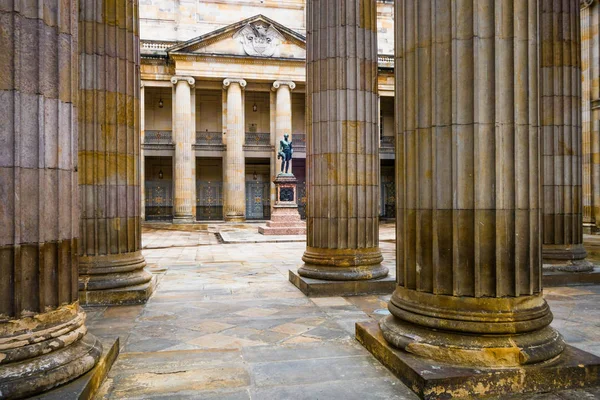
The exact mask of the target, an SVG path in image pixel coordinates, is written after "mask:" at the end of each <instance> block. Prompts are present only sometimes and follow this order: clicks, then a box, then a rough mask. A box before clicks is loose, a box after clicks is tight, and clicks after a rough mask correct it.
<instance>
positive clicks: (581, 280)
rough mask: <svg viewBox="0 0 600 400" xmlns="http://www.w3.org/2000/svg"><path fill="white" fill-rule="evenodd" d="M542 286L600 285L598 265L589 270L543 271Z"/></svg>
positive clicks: (599, 268)
mask: <svg viewBox="0 0 600 400" xmlns="http://www.w3.org/2000/svg"><path fill="white" fill-rule="evenodd" d="M542 282H543V284H544V287H558V286H576V285H600V267H594V269H593V270H592V271H589V272H564V271H544V274H543V275H542Z"/></svg>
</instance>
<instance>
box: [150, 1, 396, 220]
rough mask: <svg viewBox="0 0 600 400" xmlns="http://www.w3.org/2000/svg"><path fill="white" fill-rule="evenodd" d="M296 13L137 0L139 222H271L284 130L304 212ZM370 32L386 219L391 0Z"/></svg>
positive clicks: (301, 4)
mask: <svg viewBox="0 0 600 400" xmlns="http://www.w3.org/2000/svg"><path fill="white" fill-rule="evenodd" d="M305 7H306V6H305V1H304V0H291V1H263V2H260V3H259V4H257V3H256V2H253V1H249V0H241V1H225V0H216V1H209V2H202V7H201V8H200V2H195V1H188V2H184V1H172V0H153V1H144V2H141V4H140V26H141V28H140V31H141V55H142V65H141V77H142V100H141V101H142V104H143V107H142V115H141V119H142V128H141V135H142V138H141V141H142V153H143V154H142V158H141V160H142V164H143V165H142V178H143V180H144V182H143V187H144V191H143V204H144V207H143V208H144V210H143V211H144V218H145V220H147V221H152V220H174V221H182V222H191V221H194V220H197V221H210V220H226V221H240V220H263V219H269V217H270V213H271V205H272V204H273V203H274V196H275V188H274V184H273V183H272V182H273V180H274V178H275V176H276V174H277V172H278V171H279V168H280V163H278V161H277V150H278V143H279V140H281V139H282V138H283V135H284V134H288V135H290V137H291V138H292V142H293V147H294V159H293V163H292V164H293V165H292V169H293V173H294V175H295V176H296V177H297V178H298V182H299V185H298V191H299V196H298V205H299V211H300V213H301V215H302V217H305V215H306V195H305V193H306V192H305V190H306V189H305V188H306V132H305V126H306V124H305V119H306V118H307V115H306V96H305V93H306V67H305V63H306V36H305V35H306V24H305V14H306V12H305ZM377 25H378V26H377V31H378V53H379V60H378V65H379V74H378V75H379V76H378V92H379V116H380V118H379V131H380V159H381V161H380V166H381V168H380V173H379V177H380V204H379V209H380V216H381V217H383V218H394V216H395V181H394V158H395V155H394V105H393V90H394V89H393V88H394V77H393V43H394V38H393V3H392V2H390V1H381V2H378V3H377ZM335 78H336V77H334V76H332V77H327V78H326V79H335ZM176 104H177V106H176ZM183 104H185V106H183Z"/></svg>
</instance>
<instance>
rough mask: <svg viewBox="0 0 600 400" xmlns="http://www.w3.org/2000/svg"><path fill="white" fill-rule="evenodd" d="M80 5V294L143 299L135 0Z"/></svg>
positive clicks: (146, 280) (146, 278) (96, 300)
mask: <svg viewBox="0 0 600 400" xmlns="http://www.w3.org/2000/svg"><path fill="white" fill-rule="evenodd" d="M134 3H136V4H135V5H134ZM79 10H80V16H79V21H80V27H79V35H80V43H81V46H80V66H81V67H80V74H81V76H80V82H81V85H80V101H81V107H80V109H79V127H80V132H79V165H80V168H81V169H80V172H81V175H80V177H81V178H80V181H79V191H80V203H81V240H80V241H79V274H80V275H79V291H80V299H81V301H82V303H85V304H128V303H141V302H145V301H146V300H147V299H148V297H149V296H150V295H151V294H152V289H153V285H152V274H151V273H149V272H147V271H146V270H144V267H145V266H146V261H145V259H144V256H142V253H141V221H140V207H141V202H140V190H141V188H140V171H139V166H140V102H139V97H140V87H139V85H140V75H139V65H140V56H139V48H138V42H139V41H138V17H137V2H132V1H130V0H118V1H106V0H102V1H97V0H80V7H79ZM120 14H123V15H129V16H131V19H130V20H125V19H119V18H118V15H120ZM115 36H120V37H122V38H123V40H124V41H125V45H122V46H119V45H118V42H117V41H114V40H111V39H110V38H112V37H115Z"/></svg>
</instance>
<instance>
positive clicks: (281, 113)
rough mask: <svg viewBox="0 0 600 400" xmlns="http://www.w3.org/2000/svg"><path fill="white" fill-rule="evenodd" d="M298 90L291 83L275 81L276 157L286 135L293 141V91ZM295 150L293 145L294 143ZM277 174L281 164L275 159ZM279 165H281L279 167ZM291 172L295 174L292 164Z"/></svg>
mask: <svg viewBox="0 0 600 400" xmlns="http://www.w3.org/2000/svg"><path fill="white" fill-rule="evenodd" d="M295 88H296V84H295V83H294V82H290V81H275V83H273V90H274V91H275V92H276V97H275V155H276V156H277V152H278V149H279V141H280V140H281V139H283V136H284V135H289V138H290V140H292V139H293V138H292V90H294V89H295ZM292 148H293V143H292ZM274 162H275V164H276V165H275V167H276V168H275V170H276V174H277V173H279V172H284V171H281V165H280V164H281V162H280V161H278V160H277V157H275V160H274ZM277 164H279V165H277ZM289 172H290V173H293V170H292V162H290V166H289Z"/></svg>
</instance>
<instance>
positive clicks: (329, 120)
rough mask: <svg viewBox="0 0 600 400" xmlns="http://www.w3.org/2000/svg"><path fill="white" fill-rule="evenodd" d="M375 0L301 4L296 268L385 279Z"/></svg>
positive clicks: (311, 273) (323, 275) (329, 276)
mask: <svg viewBox="0 0 600 400" xmlns="http://www.w3.org/2000/svg"><path fill="white" fill-rule="evenodd" d="M376 17H377V12H376V2H375V0H366V1H362V0H360V1H359V0H350V1H343V0H320V1H319V0H310V1H308V2H307V96H308V98H309V100H308V104H309V107H308V112H309V113H310V115H309V116H307V119H308V122H309V124H308V126H307V149H306V150H307V154H306V162H307V173H308V175H307V181H306V184H307V193H308V197H309V200H308V202H309V205H310V208H309V213H308V216H307V228H308V232H307V233H308V235H307V248H306V251H305V253H304V256H303V257H302V259H303V260H304V262H305V264H304V265H303V266H302V267H300V269H299V270H298V273H299V274H300V275H302V276H304V277H307V278H316V279H326V280H365V279H372V278H379V277H384V276H386V275H387V274H388V269H387V268H385V267H384V266H382V265H381V262H382V261H383V257H382V255H381V251H380V249H379V220H378V215H377V208H378V207H377V203H378V201H379V187H378V185H377V181H378V180H377V176H378V175H379V137H378V132H377V125H378V124H377V118H378V116H377V24H376Z"/></svg>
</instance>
